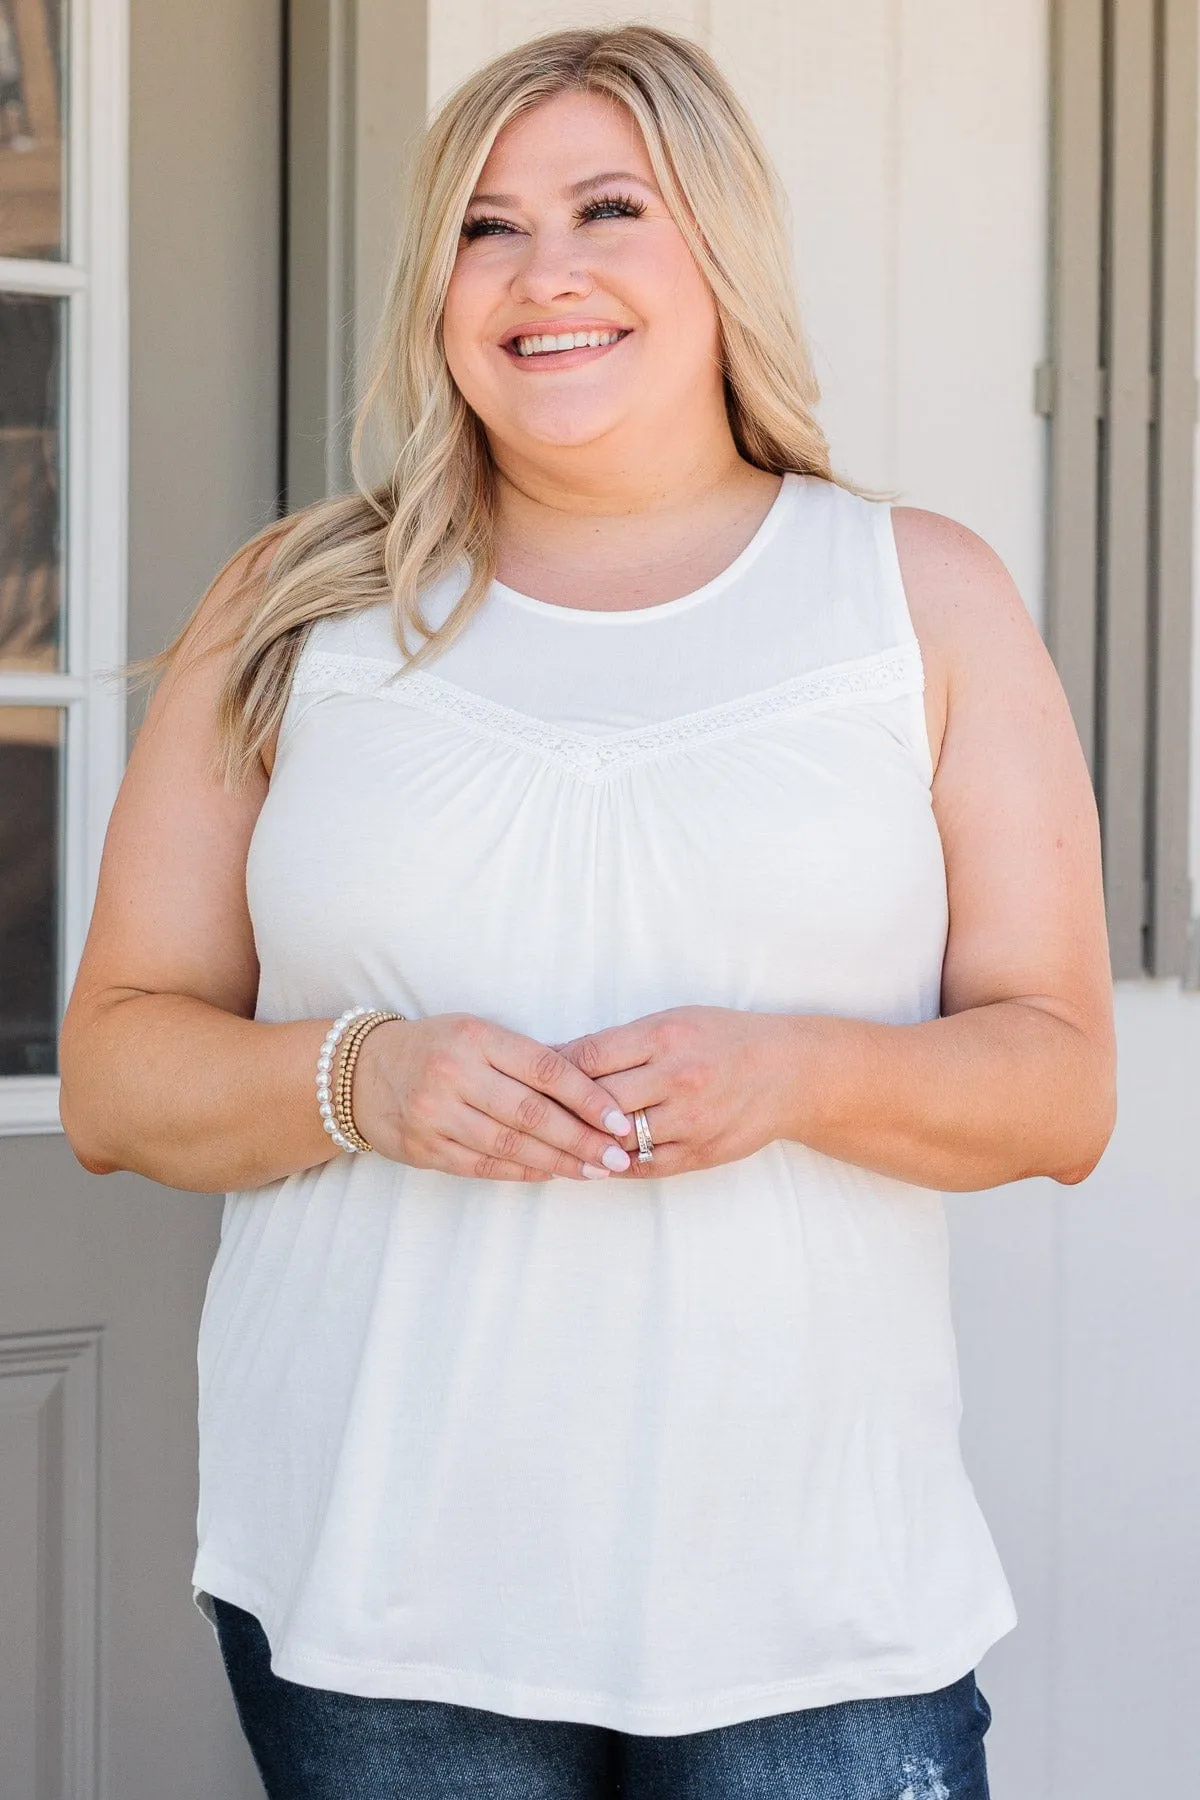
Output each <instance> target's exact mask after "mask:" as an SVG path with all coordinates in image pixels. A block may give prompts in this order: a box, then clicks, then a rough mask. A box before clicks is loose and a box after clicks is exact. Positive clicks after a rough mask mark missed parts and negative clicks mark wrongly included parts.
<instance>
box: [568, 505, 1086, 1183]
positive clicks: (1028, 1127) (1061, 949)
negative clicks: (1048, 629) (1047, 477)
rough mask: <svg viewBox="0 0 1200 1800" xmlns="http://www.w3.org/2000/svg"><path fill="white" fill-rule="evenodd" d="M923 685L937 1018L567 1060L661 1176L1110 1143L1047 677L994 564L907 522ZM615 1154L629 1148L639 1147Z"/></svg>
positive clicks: (721, 1033) (1045, 1161) (765, 1027)
mask: <svg viewBox="0 0 1200 1800" xmlns="http://www.w3.org/2000/svg"><path fill="white" fill-rule="evenodd" d="M896 536H897V545H898V548H899V551H900V559H901V566H902V569H903V573H904V578H905V586H906V589H907V592H908V596H909V602H910V606H911V610H912V614H913V621H914V624H915V627H916V630H917V634H918V637H919V639H920V641H921V645H922V651H923V654H924V659H925V663H926V669H927V674H928V685H927V695H926V702H927V719H928V723H929V730H930V738H931V745H932V748H933V751H934V757H935V763H936V774H935V779H934V786H933V804H934V811H935V815H936V817H937V822H938V827H939V830H940V832H941V835H942V842H943V847H944V851H945V857H946V870H947V882H948V889H949V901H950V926H949V935H948V941H947V948H946V955H945V960H944V964H943V976H942V1007H941V1010H942V1015H943V1016H942V1017H941V1018H938V1019H935V1020H931V1021H929V1022H928V1023H926V1024H921V1025H882V1024H873V1023H870V1022H862V1021H858V1020H852V1019H843V1018H827V1017H824V1016H820V1015H813V1014H804V1015H796V1016H791V1015H779V1014H768V1015H757V1014H747V1013H735V1012H721V1011H720V1010H719V1009H709V1008H682V1009H679V1010H677V1011H672V1012H667V1013H662V1014H658V1015H655V1016H654V1017H652V1018H650V1019H646V1020H637V1021H634V1022H632V1023H631V1024H629V1025H624V1026H618V1027H616V1028H615V1029H613V1030H611V1031H605V1032H600V1033H597V1034H595V1036H593V1037H591V1038H585V1039H581V1040H578V1041H577V1042H576V1043H575V1044H573V1045H570V1046H567V1052H568V1054H569V1055H571V1056H572V1057H573V1059H574V1060H576V1061H577V1062H578V1063H579V1066H580V1067H581V1068H583V1069H585V1070H587V1072H588V1073H589V1074H591V1075H593V1076H594V1077H595V1078H597V1079H599V1080H603V1081H604V1083H605V1085H606V1087H607V1088H609V1090H610V1091H611V1092H612V1093H613V1095H614V1097H615V1098H616V1099H617V1100H618V1102H619V1103H620V1104H621V1105H622V1106H623V1107H624V1108H625V1110H626V1111H627V1112H628V1111H630V1110H631V1109H632V1108H634V1107H640V1106H646V1107H648V1108H649V1118H650V1121H651V1126H652V1129H653V1132H654V1137H655V1143H656V1151H655V1160H654V1162H653V1163H651V1164H649V1165H644V1166H642V1167H641V1168H639V1165H638V1164H636V1163H635V1164H634V1165H633V1170H632V1172H633V1173H634V1174H639V1173H641V1174H649V1175H656V1174H657V1175H661V1174H670V1173H672V1172H673V1171H675V1170H677V1169H683V1168H691V1167H703V1166H710V1165H712V1164H714V1163H718V1162H723V1161H729V1160H731V1159H732V1158H734V1157H740V1156H746V1155H749V1154H750V1153H751V1152H752V1151H753V1150H755V1149H757V1148H759V1147H760V1145H762V1144H764V1143H767V1142H770V1141H771V1140H772V1139H774V1138H792V1139H795V1140H797V1141H799V1142H802V1143H806V1144H809V1145H811V1146H812V1147H813V1148H814V1149H817V1150H821V1151H824V1152H825V1153H826V1154H828V1155H831V1156H836V1157H839V1158H841V1159H842V1160H844V1161H847V1162H852V1163H857V1164H859V1165H860V1166H862V1167H865V1168H871V1169H877V1170H879V1171H880V1172H882V1173H884V1174H889V1175H894V1176H897V1177H899V1178H900V1179H902V1180H905V1181H912V1182H916V1183H919V1184H922V1185H925V1186H929V1187H936V1188H945V1189H974V1188H983V1187H991V1186H995V1185H998V1184H999V1183H1002V1182H1006V1181H1014V1180H1017V1179H1020V1178H1022V1177H1024V1176H1029V1175H1049V1176H1052V1177H1053V1178H1054V1179H1055V1180H1058V1181H1062V1182H1075V1181H1079V1180H1081V1179H1082V1178H1083V1177H1084V1176H1085V1175H1087V1174H1088V1173H1089V1171H1090V1170H1091V1169H1092V1168H1093V1167H1094V1166H1095V1164H1096V1162H1097V1161H1098V1159H1099V1157H1100V1155H1101V1153H1102V1151H1103V1149H1104V1146H1105V1144H1106V1143H1107V1141H1108V1138H1109V1135H1110V1133H1111V1130H1112V1125H1113V1118H1114V1111H1115V1097H1114V1091H1115V1086H1114V1084H1115V1047H1114V1035H1113V1021H1112V984H1111V976H1110V970H1109V960H1108V944H1107V937H1106V933H1105V922H1104V905H1103V893H1102V885H1101V873H1100V846H1099V832H1098V826H1097V819H1096V808H1095V803H1094V800H1093V796H1092V790H1091V785H1090V782H1089V779H1088V774H1087V769H1086V765H1085V763H1084V758H1083V753H1082V751H1081V749H1080V746H1079V741H1078V738H1077V736H1076V733H1075V729H1074V725H1073V723H1072V720H1071V716H1070V712H1069V710H1068V707H1067V703H1066V699H1065V697H1064V695H1063V691H1062V687H1061V685H1060V683H1059V680H1058V677H1057V674H1056V673H1055V670H1054V668H1053V665H1052V663H1051V661H1050V658H1049V656H1048V655H1047V653H1046V650H1045V647H1044V646H1043V644H1042V642H1041V639H1040V638H1039V636H1038V634H1037V631H1036V629H1035V627H1034V625H1033V623H1032V621H1031V620H1030V618H1029V616H1028V614H1027V612H1026V610H1025V608H1024V606H1023V604H1022V602H1021V599H1020V596H1019V595H1018V593H1017V591H1016V589H1015V587H1014V585H1013V583H1012V581H1011V579H1010V577H1009V576H1008V574H1007V572H1006V571H1005V569H1004V568H1003V565H1002V564H1001V563H1000V561H999V559H998V558H997V557H996V556H995V555H994V554H993V553H992V551H990V550H989V549H988V548H987V546H986V545H985V544H983V543H981V542H980V540H979V539H978V538H976V537H975V536H974V535H973V534H972V533H971V532H969V531H967V530H966V529H965V528H964V527H962V526H960V525H956V524H954V523H953V522H952V521H950V520H948V519H943V518H940V517H938V516H937V515H935V514H931V513H922V512H916V511H911V510H908V509H901V510H898V511H897V513H896ZM626 1143H627V1144H629V1145H632V1143H633V1139H631V1138H630V1139H627V1140H626Z"/></svg>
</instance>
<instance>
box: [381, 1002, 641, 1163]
mask: <svg viewBox="0 0 1200 1800" xmlns="http://www.w3.org/2000/svg"><path fill="white" fill-rule="evenodd" d="M351 1104H352V1110H353V1113H354V1121H355V1124H356V1125H357V1126H358V1128H359V1130H360V1131H361V1132H362V1134H363V1136H364V1137H365V1138H366V1139H367V1140H368V1142H369V1143H370V1144H371V1145H372V1146H373V1148H374V1149H376V1150H378V1151H379V1153H380V1155H381V1156H387V1157H390V1158H391V1160H392V1161H393V1162H402V1163H409V1164H410V1165H411V1166H412V1167H413V1168H417V1169H440V1170H442V1171H443V1173H445V1174H447V1175H469V1176H474V1177H475V1178H476V1179H477V1180H480V1181H545V1180H546V1179H547V1178H548V1177H549V1176H551V1175H569V1176H573V1177H575V1178H577V1179H581V1180H591V1181H598V1180H602V1179H603V1178H604V1177H605V1176H607V1175H609V1174H613V1173H620V1172H621V1171H623V1170H624V1169H627V1168H628V1167H629V1157H628V1155H627V1153H626V1152H625V1151H624V1150H623V1149H622V1148H621V1147H620V1145H619V1143H618V1141H617V1139H618V1137H619V1136H621V1135H624V1134H626V1133H628V1132H629V1131H630V1130H631V1128H632V1124H633V1121H632V1120H631V1119H629V1118H627V1117H625V1116H623V1115H622V1113H621V1112H620V1110H619V1108H618V1107H617V1106H616V1105H615V1103H614V1101H613V1097H612V1095H611V1094H609V1093H607V1092H606V1091H605V1089H604V1088H602V1087H600V1086H598V1085H597V1083H596V1082H594V1081H592V1080H590V1079H589V1077H588V1076H586V1075H584V1074H583V1073H582V1072H581V1071H580V1070H579V1069H578V1068H576V1067H575V1065H574V1064H573V1063H571V1062H569V1061H568V1060H567V1058H566V1057H564V1056H561V1055H560V1054H559V1052H558V1051H557V1050H553V1049H551V1048H549V1047H548V1046H547V1045H546V1044H539V1043H538V1042H537V1041H536V1040H535V1039H534V1038H527V1037H522V1035H521V1034H520V1033H519V1032H516V1031H507V1030H505V1029H504V1027H503V1026H500V1025H492V1024H489V1022H488V1021H487V1020H486V1019H477V1018H473V1017H472V1016H471V1015H470V1014H464V1013H444V1014H440V1015H439V1016H437V1017H435V1018H431V1019H419V1020H417V1019H403V1020H399V1019H394V1020H390V1021H389V1022H388V1023H387V1024H385V1025H377V1026H376V1027H375V1029H374V1031H372V1032H371V1033H369V1035H368V1036H367V1037H366V1039H365V1040H364V1042H363V1046H362V1050H361V1051H360V1053H359V1058H358V1063H357V1065H356V1067H355V1070H354V1092H353V1096H352V1102H351Z"/></svg>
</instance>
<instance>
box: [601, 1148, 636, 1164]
mask: <svg viewBox="0 0 1200 1800" xmlns="http://www.w3.org/2000/svg"><path fill="white" fill-rule="evenodd" d="M600 1161H601V1162H602V1163H603V1164H604V1166H605V1168H606V1169H618V1170H619V1169H627V1168H628V1167H629V1152H628V1150H622V1148H621V1146H620V1144H610V1145H609V1146H608V1149H607V1150H606V1151H605V1152H604V1155H603V1156H602V1157H601V1158H600Z"/></svg>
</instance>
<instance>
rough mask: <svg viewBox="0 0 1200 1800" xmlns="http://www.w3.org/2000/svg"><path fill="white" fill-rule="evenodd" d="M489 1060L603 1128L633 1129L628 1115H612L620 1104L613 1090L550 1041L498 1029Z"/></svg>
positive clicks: (489, 1048) (489, 1050)
mask: <svg viewBox="0 0 1200 1800" xmlns="http://www.w3.org/2000/svg"><path fill="white" fill-rule="evenodd" d="M488 1060H489V1062H490V1063H491V1064H492V1066H493V1068H495V1069H498V1070H499V1071H500V1073H501V1074H502V1075H511V1076H512V1077H513V1078H514V1079H515V1080H517V1081H521V1082H524V1084H525V1086H526V1087H531V1088H536V1089H537V1091H538V1092H539V1093H541V1094H549V1096H550V1098H551V1099H552V1100H557V1101H558V1102H559V1104H560V1105H561V1106H565V1107H566V1108H567V1110H568V1111H569V1112H573V1113H577V1114H578V1115H579V1117H580V1118H581V1119H583V1120H585V1121H586V1122H587V1123H588V1124H589V1125H592V1126H594V1127H595V1128H596V1129H597V1130H599V1131H608V1132H609V1133H610V1134H611V1133H614V1132H618V1131H621V1132H623V1131H627V1130H628V1129H629V1122H628V1119H627V1118H626V1117H625V1116H624V1115H622V1117H621V1118H620V1119H617V1118H615V1117H613V1116H612V1115H614V1114H616V1113H617V1112H619V1111H620V1108H619V1107H614V1105H613V1101H612V1096H611V1094H609V1093H607V1092H606V1090H605V1089H604V1088H602V1087H601V1086H600V1085H599V1083H597V1082H595V1081H593V1080H592V1079H591V1078H590V1076H588V1075H586V1074H585V1073H584V1072H583V1071H582V1070H581V1069H578V1068H576V1066H575V1064H574V1063H573V1062H570V1061H568V1059H567V1058H566V1057H565V1056H563V1054H562V1053H561V1051H558V1050H553V1049H551V1047H550V1045H549V1044H539V1043H538V1042H537V1041H536V1039H534V1038H527V1037H522V1036H521V1035H520V1033H519V1032H515V1031H503V1030H497V1032H496V1034H495V1037H494V1038H493V1040H492V1042H491V1043H490V1044H489V1045H488Z"/></svg>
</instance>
